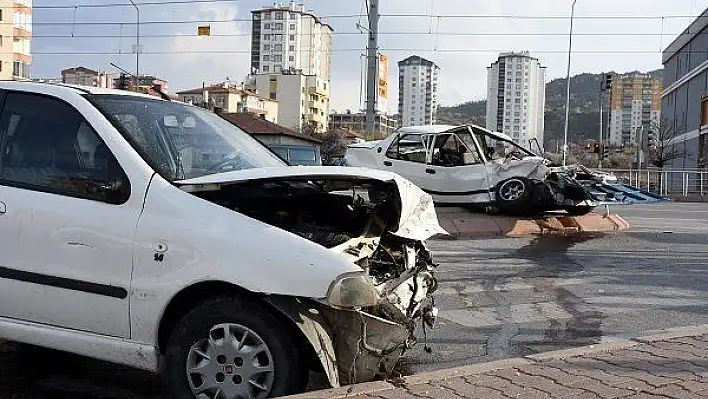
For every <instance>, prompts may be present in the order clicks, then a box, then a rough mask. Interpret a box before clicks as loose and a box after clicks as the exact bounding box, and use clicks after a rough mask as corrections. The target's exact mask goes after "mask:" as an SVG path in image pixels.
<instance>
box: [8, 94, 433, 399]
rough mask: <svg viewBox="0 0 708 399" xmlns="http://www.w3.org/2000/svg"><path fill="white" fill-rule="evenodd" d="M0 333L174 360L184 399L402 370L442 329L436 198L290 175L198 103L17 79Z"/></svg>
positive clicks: (128, 358)
mask: <svg viewBox="0 0 708 399" xmlns="http://www.w3.org/2000/svg"><path fill="white" fill-rule="evenodd" d="M0 103H1V104H2V112H1V114H0V143H1V145H2V147H1V151H0V154H2V156H1V157H0V339H4V340H11V341H18V342H23V343H28V344H34V345H39V346H46V347H51V348H54V349H57V350H63V351H68V352H73V353H76V354H80V355H85V356H90V357H93V358H97V359H102V360H106V361H109V362H115V363H121V364H125V365H128V366H132V367H136V368H140V369H145V370H150V371H155V372H157V371H162V372H164V373H165V375H166V377H167V381H168V382H169V389H170V393H171V395H172V397H176V398H196V397H198V398H211V399H215V398H265V397H272V396H279V395H285V394H291V393H296V392H299V391H301V390H303V389H304V387H305V384H306V382H307V378H308V370H315V371H318V370H319V371H322V372H324V373H325V374H326V375H327V378H328V380H329V382H330V384H331V385H332V386H338V385H340V384H348V383H351V382H353V381H366V380H371V379H374V378H376V377H378V376H380V375H383V376H385V374H386V373H388V372H390V371H391V369H392V367H393V365H394V363H395V362H396V361H397V360H398V358H399V356H400V355H401V354H402V353H403V352H404V351H405V350H406V349H407V348H409V347H410V346H411V345H412V344H413V343H414V342H415V339H414V337H413V326H415V325H416V324H418V323H419V322H421V321H422V322H425V323H427V324H428V325H432V324H433V322H434V319H435V316H436V314H437V311H436V309H435V308H434V307H433V306H432V305H431V303H430V301H429V297H430V294H431V293H432V292H433V291H435V289H436V287H437V284H436V280H435V278H434V276H433V273H434V268H435V264H434V263H433V261H432V258H431V254H430V253H429V252H428V250H427V249H426V247H425V244H424V241H425V240H427V239H428V238H430V237H431V236H433V235H436V234H445V231H444V230H443V229H441V228H440V226H439V224H438V221H437V217H436V215H435V210H434V207H433V203H432V199H431V198H430V196H429V195H427V194H425V193H424V192H422V191H421V190H419V189H418V188H417V187H416V186H415V185H413V184H411V183H410V182H408V181H406V180H404V179H402V178H400V177H399V176H397V175H395V174H392V173H384V172H378V171H371V170H366V169H356V168H345V167H340V168H336V167H288V166H286V164H285V162H284V161H283V160H282V159H280V158H279V157H278V156H277V155H275V153H274V152H272V151H270V150H269V149H267V148H266V147H265V146H263V145H261V144H260V143H259V142H257V141H256V140H255V139H253V138H251V137H250V136H248V135H247V134H245V133H244V132H242V131H241V130H239V129H238V128H236V127H235V126H233V125H232V124H230V123H228V122H226V121H225V120H224V119H222V118H220V117H219V116H217V115H215V114H213V113H210V112H208V111H206V110H203V109H201V108H197V107H192V106H189V105H186V104H183V103H179V102H170V101H165V100H161V99H158V98H155V97H150V96H146V95H139V94H133V93H127V92H123V91H114V90H105V89H97V88H81V87H68V86H62V85H45V84H34V83H19V82H2V83H0Z"/></svg>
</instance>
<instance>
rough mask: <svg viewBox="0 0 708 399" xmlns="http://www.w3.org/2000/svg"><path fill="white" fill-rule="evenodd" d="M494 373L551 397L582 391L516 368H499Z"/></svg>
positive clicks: (561, 396)
mask: <svg viewBox="0 0 708 399" xmlns="http://www.w3.org/2000/svg"><path fill="white" fill-rule="evenodd" d="M494 375H495V376H499V377H502V378H505V379H507V380H511V381H513V382H514V384H517V385H523V386H529V387H534V388H536V389H538V390H539V391H543V392H547V393H548V394H550V395H551V396H552V397H558V398H564V397H569V396H573V395H578V394H580V393H582V391H581V390H579V389H571V388H568V387H565V386H563V385H560V384H558V383H556V382H555V381H553V380H552V379H550V378H547V377H543V376H535V375H528V374H524V373H522V372H520V371H519V370H516V369H511V370H499V371H496V372H494Z"/></svg>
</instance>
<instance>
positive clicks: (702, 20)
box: [661, 8, 708, 64]
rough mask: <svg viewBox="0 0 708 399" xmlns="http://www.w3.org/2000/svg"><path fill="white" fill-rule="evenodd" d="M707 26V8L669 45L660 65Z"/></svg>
mask: <svg viewBox="0 0 708 399" xmlns="http://www.w3.org/2000/svg"><path fill="white" fill-rule="evenodd" d="M707 26H708V8H706V9H705V10H703V12H702V13H701V15H699V16H698V17H697V18H696V19H695V20H693V22H691V24H690V25H688V27H687V28H686V29H684V30H683V32H681V34H680V35H678V36H677V37H676V39H674V41H673V42H671V44H669V45H668V46H667V47H666V49H665V50H664V52H663V53H662V55H661V63H662V64H665V63H666V62H667V61H668V60H669V59H670V58H671V57H673V56H674V55H675V54H676V53H678V52H679V51H680V50H681V49H682V48H683V47H684V46H686V44H688V42H690V41H691V40H692V39H693V38H694V37H696V36H698V35H699V34H700V33H701V32H702V31H703V29H705V28H706V27H707Z"/></svg>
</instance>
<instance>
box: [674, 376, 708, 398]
mask: <svg viewBox="0 0 708 399" xmlns="http://www.w3.org/2000/svg"><path fill="white" fill-rule="evenodd" d="M679 385H681V386H682V387H684V388H686V389H687V390H689V391H691V392H703V391H707V392H708V379H706V378H704V379H701V380H699V381H683V382H681V383H679ZM702 395H705V393H702Z"/></svg>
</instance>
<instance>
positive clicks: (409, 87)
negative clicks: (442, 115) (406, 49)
mask: <svg viewBox="0 0 708 399" xmlns="http://www.w3.org/2000/svg"><path fill="white" fill-rule="evenodd" d="M439 74H440V67H438V66H437V65H436V64H435V63H434V62H431V61H428V60H426V59H424V58H422V57H419V56H417V55H414V56H411V57H408V58H406V59H404V60H402V61H400V62H399V63H398V115H399V118H400V125H401V126H416V125H432V124H434V123H435V118H436V116H437V111H438V77H439Z"/></svg>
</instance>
